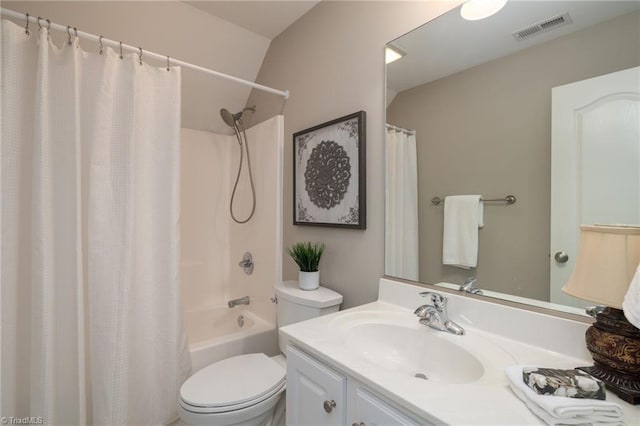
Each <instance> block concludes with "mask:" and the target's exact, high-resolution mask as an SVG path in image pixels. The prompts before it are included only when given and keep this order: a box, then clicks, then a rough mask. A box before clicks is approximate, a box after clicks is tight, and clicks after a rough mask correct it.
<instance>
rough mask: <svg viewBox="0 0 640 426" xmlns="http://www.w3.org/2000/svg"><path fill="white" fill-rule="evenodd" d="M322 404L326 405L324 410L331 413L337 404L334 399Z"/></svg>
mask: <svg viewBox="0 0 640 426" xmlns="http://www.w3.org/2000/svg"><path fill="white" fill-rule="evenodd" d="M322 406H323V407H324V411H326V412H327V413H330V412H331V411H333V409H334V408H335V406H336V402H335V401H334V400H333V399H332V400H331V401H325V402H324V403H323V404H322Z"/></svg>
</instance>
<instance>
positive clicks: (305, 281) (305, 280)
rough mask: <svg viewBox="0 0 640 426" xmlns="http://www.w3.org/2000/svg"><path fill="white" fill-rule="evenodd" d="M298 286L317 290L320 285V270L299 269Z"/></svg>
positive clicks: (303, 288)
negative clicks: (304, 270)
mask: <svg viewBox="0 0 640 426" xmlns="http://www.w3.org/2000/svg"><path fill="white" fill-rule="evenodd" d="M298 287H300V288H301V289H302V290H315V289H317V288H318V287H320V271H314V272H303V271H298Z"/></svg>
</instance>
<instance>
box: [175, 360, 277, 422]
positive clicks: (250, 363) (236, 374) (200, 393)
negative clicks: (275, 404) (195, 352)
mask: <svg viewBox="0 0 640 426" xmlns="http://www.w3.org/2000/svg"><path fill="white" fill-rule="evenodd" d="M285 379H286V370H285V369H284V368H283V367H282V366H281V365H280V364H278V363H277V362H276V361H274V360H273V359H271V358H269V357H267V356H266V355H265V354H262V353H258V354H245V355H239V356H235V357H232V358H227V359H224V360H222V361H218V362H216V363H214V364H211V365H210V366H208V367H205V368H203V369H202V370H200V371H198V372H197V373H195V374H194V375H193V376H191V377H190V378H189V379H188V380H187V381H186V382H185V383H184V384H183V385H182V388H181V389H180V405H181V406H182V407H183V408H184V409H185V410H187V411H190V412H192V413H202V414H213V413H225V412H230V411H236V410H242V409H245V408H248V407H252V406H255V405H257V404H260V403H261V402H263V401H266V400H268V399H269V398H271V397H273V396H274V395H277V394H279V393H280V392H282V391H283V390H284V387H285Z"/></svg>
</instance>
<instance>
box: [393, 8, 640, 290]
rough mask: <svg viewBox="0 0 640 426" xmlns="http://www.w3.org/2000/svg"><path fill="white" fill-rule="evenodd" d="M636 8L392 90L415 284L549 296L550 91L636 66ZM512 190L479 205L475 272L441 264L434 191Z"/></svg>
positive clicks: (639, 56) (493, 193)
mask: <svg viewBox="0 0 640 426" xmlns="http://www.w3.org/2000/svg"><path fill="white" fill-rule="evenodd" d="M638 19H639V15H638V14H637V13H634V14H630V15H625V16H622V17H619V18H616V19H614V20H612V21H609V22H605V23H603V24H600V25H597V26H595V27H592V28H588V29H586V30H582V31H578V32H576V33H573V34H570V35H568V36H564V37H561V38H558V39H556V40H553V41H551V42H548V43H545V44H543V45H540V46H537V47H534V48H530V49H527V50H524V51H522V52H519V53H516V54H513V55H510V56H507V57H504V58H500V59H497V60H494V61H491V62H488V63H486V64H483V65H479V66H476V67H474V68H471V69H469V70H466V71H463V72H460V73H458V74H454V75H452V76H449V77H446V78H443V79H440V80H437V81H435V82H432V83H428V84H425V85H422V86H418V87H416V88H413V89H410V90H406V91H404V92H401V93H399V94H398V95H397V96H396V98H395V99H394V100H393V102H392V103H391V105H390V106H389V109H388V110H387V113H388V115H387V117H388V122H389V123H392V124H395V125H398V126H402V127H406V128H410V129H415V130H416V131H417V143H418V148H417V149H418V169H419V171H418V181H419V185H418V186H419V188H420V191H419V195H418V197H419V203H418V205H419V217H420V280H421V281H424V282H432V283H433V282H439V281H448V282H462V281H463V280H464V277H466V276H469V275H474V274H475V275H476V276H477V277H478V278H479V279H480V281H479V286H480V287H484V288H490V289H492V290H496V291H500V292H506V293H510V294H517V295H520V296H524V297H530V298H534V299H539V300H547V301H548V300H549V285H548V283H549V232H550V231H549V229H550V217H549V212H550V198H551V193H550V186H551V180H550V171H551V169H550V168H551V143H550V141H551V88H552V87H554V86H559V85H563V84H566V83H570V82H573V81H578V80H583V79H586V78H590V77H594V76H598V75H602V74H606V73H610V72H614V71H618V70H622V69H626V68H631V67H634V66H637V65H640V52H639V51H638V40H640V34H639V33H638V28H639V25H638ZM453 194H483V195H484V196H486V197H502V196H505V195H507V194H514V195H515V196H516V197H517V198H518V202H517V203H516V204H515V205H513V206H508V207H507V206H504V205H499V204H496V203H485V224H486V226H485V228H484V229H482V230H481V231H480V246H479V264H478V268H477V270H476V271H463V270H461V269H459V268H454V267H450V266H443V265H442V223H443V207H442V205H440V206H439V207H436V206H433V205H432V204H431V202H430V200H431V198H432V197H434V196H436V195H437V196H440V197H443V196H445V195H453Z"/></svg>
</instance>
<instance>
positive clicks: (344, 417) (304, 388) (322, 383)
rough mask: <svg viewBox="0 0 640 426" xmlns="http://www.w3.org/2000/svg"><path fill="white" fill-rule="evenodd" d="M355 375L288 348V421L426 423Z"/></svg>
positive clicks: (362, 425) (357, 425)
mask: <svg viewBox="0 0 640 426" xmlns="http://www.w3.org/2000/svg"><path fill="white" fill-rule="evenodd" d="M417 419H418V418H417V417H414V416H413V415H411V414H409V413H407V412H406V411H405V410H401V409H399V408H397V407H396V406H395V405H394V404H393V403H392V402H390V401H387V400H386V399H384V398H383V397H381V396H379V395H376V394H375V392H373V391H372V390H370V389H369V388H368V387H366V386H365V385H363V384H361V383H360V382H358V381H357V380H355V379H353V378H352V377H348V376H347V375H345V374H344V373H342V372H340V371H338V370H336V369H334V368H333V367H329V366H327V365H326V364H324V363H323V362H321V361H318V360H317V359H315V358H314V357H313V356H311V355H308V354H306V353H305V352H303V351H301V350H300V349H298V348H296V347H293V346H288V347H287V424H288V425H295V426H299V425H313V426H320V425H347V426H350V425H353V426H376V425H378V426H382V425H385V426H391V425H416V426H418V425H427V424H429V423H427V422H425V421H422V420H417Z"/></svg>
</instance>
